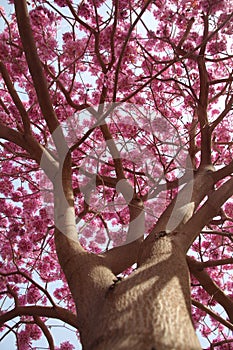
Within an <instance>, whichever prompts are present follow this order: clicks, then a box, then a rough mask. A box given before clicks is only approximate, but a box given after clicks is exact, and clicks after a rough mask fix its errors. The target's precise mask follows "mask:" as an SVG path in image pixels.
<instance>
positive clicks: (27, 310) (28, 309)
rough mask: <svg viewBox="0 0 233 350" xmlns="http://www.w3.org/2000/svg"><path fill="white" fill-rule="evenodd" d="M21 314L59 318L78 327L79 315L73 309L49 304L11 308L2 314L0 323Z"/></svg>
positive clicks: (2, 323)
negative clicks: (49, 305)
mask: <svg viewBox="0 0 233 350" xmlns="http://www.w3.org/2000/svg"><path fill="white" fill-rule="evenodd" d="M19 316H33V317H34V316H38V317H48V318H55V319H59V320H61V321H63V322H65V323H67V324H69V325H71V326H72V327H74V328H76V329H77V328H78V322H77V317H76V315H75V314H73V313H72V312H71V311H69V310H67V309H64V308H62V307H60V306H56V307H48V306H36V305H35V306H18V307H15V308H14V309H13V310H10V311H8V312H6V313H4V314H2V315H0V325H1V326H3V325H4V323H6V322H8V321H10V320H12V319H13V318H15V317H19Z"/></svg>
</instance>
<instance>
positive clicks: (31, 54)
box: [14, 0, 59, 149]
mask: <svg viewBox="0 0 233 350" xmlns="http://www.w3.org/2000/svg"><path fill="white" fill-rule="evenodd" d="M14 4H15V12H16V18H17V22H18V27H19V33H20V37H21V40H22V44H23V48H24V50H25V55H26V60H27V63H28V68H29V71H30V74H31V76H32V80H33V84H34V87H35V90H36V94H37V97H38V102H39V105H40V108H41V111H42V114H43V116H44V118H45V121H46V123H47V125H48V128H49V131H50V132H51V134H52V133H53V132H54V131H55V130H56V128H57V127H58V126H59V122H58V120H57V117H56V114H55V112H54V110H53V107H52V103H51V100H50V95H49V90H48V85H47V81H46V78H45V75H44V73H43V70H42V65H41V62H40V59H39V56H38V53H37V49H36V43H35V40H34V37H33V33H32V28H31V24H30V18H29V14H28V10H27V3H26V0H21V1H18V0H14ZM57 149H59V147H58V148H57Z"/></svg>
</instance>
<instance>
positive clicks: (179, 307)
mask: <svg viewBox="0 0 233 350" xmlns="http://www.w3.org/2000/svg"><path fill="white" fill-rule="evenodd" d="M176 240H177V237H176V236H165V237H161V238H159V239H157V240H156V241H154V242H151V241H150V242H149V243H148V242H147V241H145V242H144V244H143V245H144V247H143V256H142V257H141V261H140V267H139V268H138V269H137V270H136V271H135V272H134V273H133V274H132V275H131V276H130V277H128V278H126V279H124V280H121V281H119V282H117V283H115V284H111V285H110V286H108V283H109V282H107V283H105V288H103V289H102V292H101V293H100V292H99V291H98V290H97V289H95V290H94V288H93V287H94V284H93V286H92V287H91V286H87V285H86V290H85V296H84V293H81V294H82V296H83V297H82V298H80V293H78V294H79V297H78V298H77V299H76V302H77V312H78V318H79V320H80V333H81V340H82V344H83V349H84V350H108V349H113V350H119V349H121V350H123V349H125V350H131V349H132V350H153V349H154V350H155V349H156V350H169V349H171V350H175V349H177V350H178V349H179V350H182V349H183V350H198V349H199V350H200V349H201V347H200V344H199V342H198V340H197V337H196V334H195V331H194V328H193V324H192V321H191V316H190V308H191V306H190V294H189V272H188V267H187V263H186V259H185V254H184V252H183V251H182V250H181V249H180V248H179V246H178V244H177V243H176ZM146 244H147V246H146ZM144 253H145V255H144ZM144 256H145V257H146V258H144ZM101 269H102V273H100V270H101ZM105 269H106V268H105V267H99V270H98V269H96V271H97V270H98V272H96V276H95V277H97V275H98V276H99V278H100V280H101V281H103V280H104V278H103V276H104V275H105V276H106V279H105V281H110V279H111V278H110V279H109V276H110V275H109V274H110V271H107V269H106V270H105ZM90 275H91V274H90V273H89V276H90ZM95 277H94V274H93V280H95ZM97 279H98V277H97ZM96 281H97V280H96ZM96 281H95V285H97V284H98V283H96ZM77 283H78V282H77ZM100 284H101V285H102V286H103V285H104V284H103V283H102V282H101V283H100ZM78 285H79V286H80V283H78ZM78 285H77V288H79V287H78ZM83 288H84V287H83ZM71 289H72V288H71ZM76 292H77V290H76ZM88 295H89V297H88ZM86 298H89V301H88V302H85V300H84V299H86ZM90 298H92V300H91V299H90ZM90 308H92V310H93V312H92V313H90ZM87 315H88V316H87Z"/></svg>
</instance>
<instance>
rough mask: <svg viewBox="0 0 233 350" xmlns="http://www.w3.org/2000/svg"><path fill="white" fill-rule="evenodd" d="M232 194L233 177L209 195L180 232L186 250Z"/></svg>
mask: <svg viewBox="0 0 233 350" xmlns="http://www.w3.org/2000/svg"><path fill="white" fill-rule="evenodd" d="M232 194H233V177H232V178H230V179H229V180H228V181H226V182H225V183H224V184H223V185H222V186H221V187H220V188H218V189H217V190H215V191H213V192H212V193H211V194H209V196H208V200H207V201H206V202H205V203H204V204H203V206H202V207H201V208H200V209H199V210H198V211H197V212H196V213H195V214H194V215H193V216H192V218H191V219H190V220H189V221H188V222H187V223H186V224H185V225H184V226H183V228H182V231H181V232H180V234H181V235H182V246H183V248H184V249H185V250H188V249H189V247H190V246H191V244H192V243H193V241H194V240H195V238H196V237H197V236H198V234H199V233H200V232H201V230H202V229H203V227H204V226H205V225H207V224H208V223H209V222H210V220H211V219H212V218H213V217H214V216H216V215H217V214H218V212H219V210H220V208H221V206H222V205H223V204H224V203H225V201H226V200H227V199H228V198H230V197H231V196H232Z"/></svg>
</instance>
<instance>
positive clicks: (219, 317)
mask: <svg viewBox="0 0 233 350" xmlns="http://www.w3.org/2000/svg"><path fill="white" fill-rule="evenodd" d="M192 304H193V305H194V306H196V307H198V309H201V310H203V311H205V312H206V313H207V314H208V315H210V316H211V317H213V318H214V319H215V320H217V321H218V322H220V323H221V324H223V325H224V326H226V327H227V328H229V329H231V330H233V324H232V323H230V322H228V321H226V320H224V318H222V317H221V316H219V315H217V314H216V313H215V312H213V311H212V310H210V309H209V308H208V307H206V306H205V305H203V304H201V303H199V302H198V301H197V300H195V299H193V298H192Z"/></svg>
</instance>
